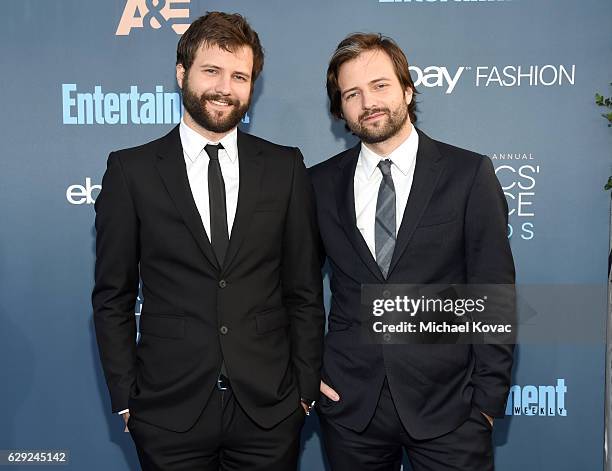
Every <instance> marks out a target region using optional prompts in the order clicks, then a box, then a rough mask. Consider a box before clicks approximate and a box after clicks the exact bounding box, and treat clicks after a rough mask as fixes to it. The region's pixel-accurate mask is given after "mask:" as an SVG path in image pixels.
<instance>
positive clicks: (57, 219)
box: [0, 0, 612, 471]
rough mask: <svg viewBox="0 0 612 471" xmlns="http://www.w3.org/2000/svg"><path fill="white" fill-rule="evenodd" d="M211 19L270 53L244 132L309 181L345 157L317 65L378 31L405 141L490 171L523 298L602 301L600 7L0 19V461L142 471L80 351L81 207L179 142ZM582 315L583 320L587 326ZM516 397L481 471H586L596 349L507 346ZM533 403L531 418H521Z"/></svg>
mask: <svg viewBox="0 0 612 471" xmlns="http://www.w3.org/2000/svg"><path fill="white" fill-rule="evenodd" d="M162 6H163V8H162ZM217 9H218V10H224V11H230V12H234V11H235V12H239V13H242V14H243V15H245V16H246V17H247V18H248V19H249V20H250V22H251V23H252V25H253V27H254V28H255V29H256V30H257V31H258V32H259V35H260V38H261V40H262V43H263V45H264V47H265V50H266V64H265V67H264V72H263V75H262V76H261V78H260V80H259V81H258V83H257V86H256V89H255V99H254V101H253V106H252V108H251V110H250V111H249V113H248V118H247V119H246V120H245V121H246V122H245V123H243V126H242V127H243V128H244V129H245V130H247V131H248V132H252V133H254V134H257V135H259V136H262V137H264V138H266V139H269V140H272V141H275V142H278V143H282V144H287V145H297V146H299V147H300V148H301V149H302V151H303V153H304V155H305V158H306V161H307V165H308V166H310V165H313V164H315V163H317V162H319V161H321V160H324V159H326V158H328V157H329V156H331V155H333V154H335V153H337V152H339V151H340V150H342V149H344V148H345V147H346V146H347V145H348V144H350V143H351V142H352V138H351V137H350V136H349V135H347V134H346V133H345V131H344V128H343V125H342V123H336V122H334V121H333V120H332V119H331V117H330V116H329V113H328V111H327V100H326V95H325V90H324V85H325V69H326V66H327V60H328V59H329V56H330V55H331V53H332V51H333V50H334V48H335V46H336V44H337V43H338V42H339V41H340V40H341V39H342V38H343V37H344V36H345V35H346V34H347V33H349V32H353V31H375V32H382V33H384V34H386V35H389V36H391V37H393V38H395V39H396V40H397V41H398V43H399V44H400V45H401V47H402V48H403V49H404V51H405V52H406V54H407V56H408V59H409V62H410V63H411V64H412V66H413V67H412V74H413V77H414V78H415V80H416V81H417V89H418V90H419V92H420V95H418V98H417V99H418V101H419V114H418V117H419V121H418V123H417V124H418V126H419V127H421V128H422V129H423V130H425V131H426V132H427V133H429V134H430V135H431V136H433V137H435V138H437V139H440V140H443V141H446V142H449V143H452V144H455V145H457V146H460V147H466V148H469V149H472V150H475V151H477V152H480V153H484V154H487V155H489V156H490V157H491V158H492V159H493V162H494V164H495V166H496V168H497V171H498V177H499V179H500V181H501V182H502V185H503V186H504V189H505V191H506V195H507V198H508V201H509V204H510V208H511V215H510V222H511V228H509V233H511V243H512V248H513V252H514V256H515V260H516V265H517V272H518V280H519V282H521V283H549V284H559V285H567V286H570V285H580V284H591V285H592V284H601V285H603V284H604V283H605V282H606V261H607V250H608V204H609V199H608V198H609V197H608V195H607V194H606V193H604V192H603V191H602V189H601V187H602V185H603V183H604V181H605V180H606V179H607V175H608V174H609V173H610V154H609V152H610V151H609V149H610V148H611V144H612V142H611V138H612V136H611V134H610V132H609V130H608V129H607V128H606V126H605V122H604V121H603V120H602V118H601V117H600V115H599V110H598V109H597V107H596V106H595V105H594V103H593V96H594V93H595V92H596V91H601V92H604V93H609V88H608V87H609V85H608V83H609V81H610V80H611V79H612V61H611V60H610V58H611V54H610V53H611V51H612V41H611V39H612V38H611V35H610V24H611V23H612V2H610V1H608V0H581V1H577V0H512V1H507V0H506V1H502V0H488V1H485V0H480V1H476V0H471V1H469V0H463V1H461V0H438V1H436V0H428V1H423V0H412V1H411V0H404V1H401V0H395V1H384V0H334V1H333V2H327V1H323V0H310V1H307V2H301V1H297V0H294V1H281V0H257V1H255V0H223V1H221V0H218V1H203V0H191V1H189V0H182V1H180V2H179V1H176V0H175V1H171V0H166V1H163V0H113V1H110V0H105V1H94V0H89V1H82V0H80V1H79V0H61V1H59V0H57V1H44V0H20V1H10V2H8V1H7V2H3V3H2V15H1V19H0V22H1V25H2V27H1V28H0V48H1V50H2V54H0V66H1V69H0V70H2V72H3V73H2V75H1V76H0V96H1V97H2V103H3V107H2V108H3V111H2V112H0V129H2V140H3V146H2V160H1V169H0V170H1V171H0V183H1V184H0V217H1V219H0V220H1V223H0V316H1V328H0V372H1V373H2V381H1V383H0V385H1V386H0V449H5V450H6V449H41V448H42V449H68V450H70V453H71V456H70V458H71V464H70V465H69V466H68V467H69V468H71V469H78V470H82V469H87V470H104V471H106V470H109V469H112V470H117V471H119V470H123V469H137V467H138V464H137V459H136V454H135V451H134V449H133V445H132V443H131V440H130V437H129V435H128V434H124V433H123V431H122V430H123V426H122V420H121V419H120V418H119V417H118V416H116V415H112V414H111V412H110V403H109V398H108V394H107V391H106V386H105V383H104V380H103V376H102V372H101V367H100V364H99V361H98V354H97V347H96V344H95V337H94V330H93V323H92V313H91V306H90V293H91V288H92V283H93V264H94V236H95V234H94V229H93V220H94V209H93V204H92V203H93V201H94V200H95V197H96V196H97V194H98V192H99V188H100V187H99V185H100V183H101V179H102V174H103V172H104V169H105V165H106V157H107V155H108V153H109V152H110V151H111V150H115V149H119V148H123V147H130V146H133V145H136V144H140V143H143V142H145V141H148V140H151V139H154V138H157V137H158V136H161V135H162V134H165V133H166V132H167V131H168V130H169V129H170V128H171V127H172V126H173V123H176V122H178V119H179V116H180V100H179V98H178V95H177V93H178V88H177V86H176V83H175V78H174V64H175V51H176V43H177V41H178V38H179V34H181V33H182V32H183V31H184V29H185V27H186V25H188V24H189V23H190V22H191V21H193V20H194V19H195V18H197V17H198V16H200V15H202V14H203V13H204V12H205V11H206V10H217ZM594 301H595V302H594V303H593V306H595V307H591V308H585V310H584V312H583V313H582V314H583V315H584V316H588V317H589V318H592V319H595V320H603V319H604V317H605V296H603V295H602V296H601V299H596V300H594ZM136 311H138V307H137V308H136ZM577 328H579V326H577ZM513 384H514V387H513V389H512V394H511V405H512V406H514V407H510V408H509V409H508V411H507V412H508V415H507V417H506V419H505V420H500V421H498V423H497V424H496V430H495V434H494V439H495V443H496V445H497V446H496V463H497V469H499V470H501V471H510V470H517V469H526V470H535V469H544V470H549V469H550V470H553V469H554V470H576V469H580V470H597V469H601V467H602V460H603V399H604V345H603V344H601V343H599V344H597V343H591V344H586V345H585V344H583V345H571V344H559V345H550V344H549V345H540V346H537V345H524V346H520V347H519V348H518V350H517V357H516V368H515V372H514V377H513ZM551 387H554V392H553V389H551ZM543 400H545V401H547V404H548V405H553V407H551V408H548V409H547V411H546V413H545V414H544V415H542V414H541V413H540V411H539V410H536V411H535V413H533V414H529V413H525V412H530V409H528V410H527V411H525V406H529V405H532V404H534V403H539V401H543ZM551 401H554V404H553V402H551ZM551 409H552V411H551ZM519 412H520V414H519ZM303 443H304V448H303V455H302V458H301V469H302V470H308V471H311V470H313V471H316V470H322V469H325V468H324V466H325V465H324V461H323V457H322V451H321V446H320V443H319V434H318V426H317V420H316V417H312V418H310V419H308V421H307V424H306V427H305V430H304V433H303Z"/></svg>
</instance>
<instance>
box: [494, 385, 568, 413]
mask: <svg viewBox="0 0 612 471" xmlns="http://www.w3.org/2000/svg"><path fill="white" fill-rule="evenodd" d="M566 393H567V386H566V385H565V379H557V383H556V384H553V385H538V386H536V385H532V384H526V385H524V386H520V385H514V386H512V387H511V388H510V392H509V394H508V402H507V403H506V415H520V416H524V417H542V416H546V417H567V409H566V408H565V394H566Z"/></svg>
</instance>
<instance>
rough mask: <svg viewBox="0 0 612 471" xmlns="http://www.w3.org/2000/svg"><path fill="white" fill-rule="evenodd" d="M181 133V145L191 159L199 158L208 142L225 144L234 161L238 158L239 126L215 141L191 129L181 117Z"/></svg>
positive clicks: (226, 150) (193, 160)
mask: <svg viewBox="0 0 612 471" xmlns="http://www.w3.org/2000/svg"><path fill="white" fill-rule="evenodd" d="M179 134H180V136H181V145H182V146H183V152H185V155H186V156H187V158H188V159H189V160H191V161H192V162H195V161H196V160H197V158H198V157H199V156H200V155H201V154H202V151H204V147H206V145H208V144H219V142H220V143H221V144H223V148H224V149H225V152H226V153H227V155H228V156H229V158H230V160H231V161H232V162H234V161H235V160H236V159H237V158H238V128H237V127H236V128H234V129H233V130H232V131H231V132H230V133H229V134H227V135H226V136H224V137H223V139H221V140H220V141H218V142H213V141H210V140H208V139H206V138H205V137H204V136H202V135H201V134H199V133H197V132H196V131H194V130H193V129H191V128H190V127H189V126H187V124H186V123H185V121H184V120H183V118H181V124H180V125H179Z"/></svg>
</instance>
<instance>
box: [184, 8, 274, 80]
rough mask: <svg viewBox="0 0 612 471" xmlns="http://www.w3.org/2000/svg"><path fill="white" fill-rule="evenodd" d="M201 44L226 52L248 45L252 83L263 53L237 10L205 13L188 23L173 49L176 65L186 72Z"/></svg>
mask: <svg viewBox="0 0 612 471" xmlns="http://www.w3.org/2000/svg"><path fill="white" fill-rule="evenodd" d="M202 46H218V47H220V48H221V49H224V50H225V51H228V52H234V51H235V50H236V49H238V48H240V47H242V46H249V47H250V48H251V50H252V51H253V70H252V74H251V75H252V77H251V84H254V83H255V80H257V77H258V76H259V74H260V73H261V70H262V69H263V63H264V52H263V48H262V47H261V43H260V42H259V36H257V33H256V32H255V31H254V30H253V29H252V28H251V26H250V25H249V23H247V20H246V19H245V18H244V17H243V16H242V15H239V14H238V13H223V12H220V11H211V12H206V15H204V16H201V17H199V18H198V19H197V20H195V21H194V22H193V23H191V25H190V26H189V28H188V29H187V31H185V33H184V34H183V36H182V37H181V39H180V40H179V43H178V46H177V48H176V63H177V65H178V64H182V65H183V67H184V68H185V70H186V71H188V70H189V68H190V67H191V65H192V64H193V61H194V59H195V56H196V53H197V51H198V49H199V48H201V47H202Z"/></svg>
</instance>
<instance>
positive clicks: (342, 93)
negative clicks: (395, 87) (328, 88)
mask: <svg viewBox="0 0 612 471" xmlns="http://www.w3.org/2000/svg"><path fill="white" fill-rule="evenodd" d="M384 80H390V79H389V78H387V77H379V78H375V79H374V80H370V81H369V82H368V85H374V84H375V83H376V82H382V81H384ZM358 88H359V87H351V88H347V89H346V90H344V91H342V92H341V93H340V95H341V96H344V95H346V94H347V93H348V92H352V91H353V90H357V89H358Z"/></svg>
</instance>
